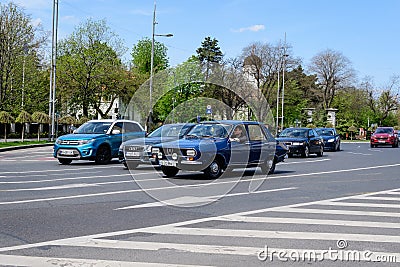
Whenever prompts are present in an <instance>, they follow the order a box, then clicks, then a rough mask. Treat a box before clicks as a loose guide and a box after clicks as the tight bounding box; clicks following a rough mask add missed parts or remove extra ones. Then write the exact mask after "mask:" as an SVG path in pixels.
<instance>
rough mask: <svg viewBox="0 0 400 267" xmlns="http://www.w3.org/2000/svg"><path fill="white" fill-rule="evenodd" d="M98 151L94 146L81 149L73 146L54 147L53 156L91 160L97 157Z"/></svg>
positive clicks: (81, 147)
mask: <svg viewBox="0 0 400 267" xmlns="http://www.w3.org/2000/svg"><path fill="white" fill-rule="evenodd" d="M95 153H96V150H95V148H94V147H92V146H85V145H82V146H80V147H73V146H54V148H53V156H54V157H55V158H67V159H91V158H93V156H94V155H95Z"/></svg>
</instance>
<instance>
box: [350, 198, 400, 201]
mask: <svg viewBox="0 0 400 267" xmlns="http://www.w3.org/2000/svg"><path fill="white" fill-rule="evenodd" d="M357 199H368V200H388V201H400V197H359V198H357Z"/></svg>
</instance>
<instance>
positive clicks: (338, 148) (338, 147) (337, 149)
mask: <svg viewBox="0 0 400 267" xmlns="http://www.w3.org/2000/svg"><path fill="white" fill-rule="evenodd" d="M336 151H340V142H339V144H338V146H337V148H336Z"/></svg>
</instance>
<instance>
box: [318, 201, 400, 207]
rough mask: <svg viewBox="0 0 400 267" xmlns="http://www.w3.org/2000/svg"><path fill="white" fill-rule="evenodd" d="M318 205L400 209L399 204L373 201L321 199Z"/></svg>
mask: <svg viewBox="0 0 400 267" xmlns="http://www.w3.org/2000/svg"><path fill="white" fill-rule="evenodd" d="M319 205H328V206H340V207H366V208H394V209H400V205H399V204H375V203H355V202H334V201H321V202H320V203H319Z"/></svg>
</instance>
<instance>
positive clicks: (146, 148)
mask: <svg viewBox="0 0 400 267" xmlns="http://www.w3.org/2000/svg"><path fill="white" fill-rule="evenodd" d="M144 151H145V152H148V153H149V152H152V153H153V150H152V146H150V145H145V146H144Z"/></svg>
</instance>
